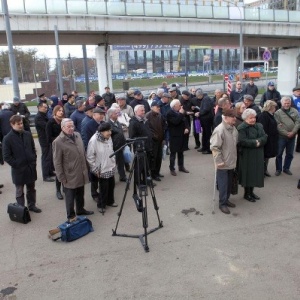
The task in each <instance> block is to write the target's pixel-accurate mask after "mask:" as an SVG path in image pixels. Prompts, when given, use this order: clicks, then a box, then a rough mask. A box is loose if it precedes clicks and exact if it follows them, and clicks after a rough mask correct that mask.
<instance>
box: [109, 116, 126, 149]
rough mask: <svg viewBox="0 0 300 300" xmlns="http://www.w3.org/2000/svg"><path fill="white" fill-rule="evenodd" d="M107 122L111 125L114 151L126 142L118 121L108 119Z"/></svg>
mask: <svg viewBox="0 0 300 300" xmlns="http://www.w3.org/2000/svg"><path fill="white" fill-rule="evenodd" d="M108 123H109V124H110V125H111V139H112V142H113V149H114V151H116V150H118V149H119V148H120V147H122V146H124V145H125V143H126V139H125V136H124V132H123V128H122V125H121V123H120V122H119V121H116V122H113V121H111V120H109V121H108Z"/></svg>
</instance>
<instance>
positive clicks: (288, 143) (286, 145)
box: [276, 136, 295, 171]
mask: <svg viewBox="0 0 300 300" xmlns="http://www.w3.org/2000/svg"><path fill="white" fill-rule="evenodd" d="M294 148H295V138H292V139H287V138H283V137H281V136H280V137H279V138H278V155H277V156H276V171H282V169H283V170H289V169H290V166H291V163H292V160H293V158H294V156H293V153H294ZM284 149H285V158H284V164H283V168H282V155H283V151H284Z"/></svg>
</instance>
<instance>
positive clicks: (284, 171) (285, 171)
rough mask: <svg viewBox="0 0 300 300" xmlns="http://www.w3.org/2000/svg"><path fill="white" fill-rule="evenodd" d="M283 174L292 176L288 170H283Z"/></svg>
mask: <svg viewBox="0 0 300 300" xmlns="http://www.w3.org/2000/svg"><path fill="white" fill-rule="evenodd" d="M283 173H285V174H287V175H293V173H292V172H291V171H290V170H288V169H287V170H283Z"/></svg>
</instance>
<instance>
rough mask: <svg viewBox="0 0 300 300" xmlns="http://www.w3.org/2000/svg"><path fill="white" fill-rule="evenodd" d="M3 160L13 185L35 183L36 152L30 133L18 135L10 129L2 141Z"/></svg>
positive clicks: (25, 132)
mask: <svg viewBox="0 0 300 300" xmlns="http://www.w3.org/2000/svg"><path fill="white" fill-rule="evenodd" d="M3 158H4V161H6V162H7V163H8V164H9V165H10V166H11V176H12V181H13V183H14V184H15V185H24V184H29V183H33V182H35V181H36V179H37V173H36V150H35V146H34V141H33V138H32V135H31V133H30V132H28V131H24V132H23V133H19V132H17V131H15V130H13V129H12V130H11V131H10V132H9V133H8V134H7V135H6V136H5V137H4V139H3Z"/></svg>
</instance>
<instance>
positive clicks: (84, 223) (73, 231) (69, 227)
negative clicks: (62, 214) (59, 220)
mask: <svg viewBox="0 0 300 300" xmlns="http://www.w3.org/2000/svg"><path fill="white" fill-rule="evenodd" d="M91 231H94V229H93V226H92V222H91V220H89V219H88V218H87V217H84V216H77V217H76V219H75V220H74V221H72V222H65V223H63V224H61V225H59V226H58V227H57V228H55V229H53V230H50V231H49V238H51V239H52V240H53V241H57V240H59V239H61V240H62V241H64V242H72V241H75V240H77V239H79V238H81V237H83V236H85V235H86V234H88V233H90V232H91ZM59 233H60V236H58V237H56V236H57V234H59Z"/></svg>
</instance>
